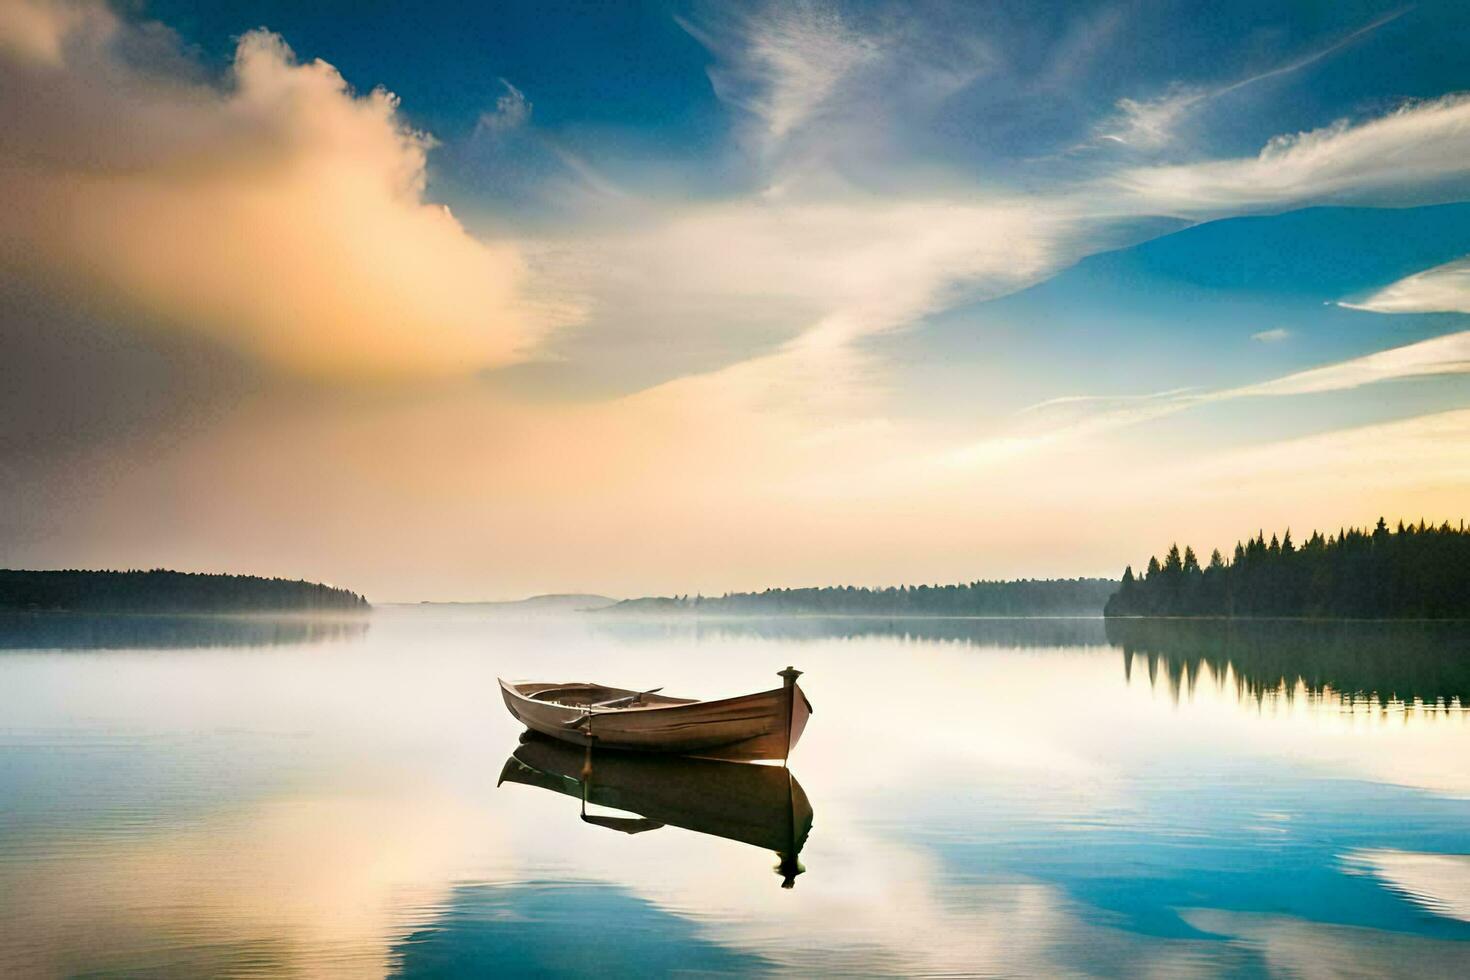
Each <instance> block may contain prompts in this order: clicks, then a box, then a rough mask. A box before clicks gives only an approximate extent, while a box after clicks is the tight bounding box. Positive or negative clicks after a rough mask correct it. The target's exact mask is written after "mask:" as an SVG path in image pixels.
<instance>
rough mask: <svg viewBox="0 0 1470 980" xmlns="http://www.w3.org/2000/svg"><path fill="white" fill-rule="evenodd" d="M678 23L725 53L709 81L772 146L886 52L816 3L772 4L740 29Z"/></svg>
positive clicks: (737, 25) (761, 141) (761, 139)
mask: <svg viewBox="0 0 1470 980" xmlns="http://www.w3.org/2000/svg"><path fill="white" fill-rule="evenodd" d="M679 23H680V24H681V25H682V26H683V27H684V28H685V30H687V31H689V32H690V34H692V35H693V36H694V37H695V38H696V39H698V40H699V41H700V42H701V43H703V44H704V45H705V46H706V47H708V48H710V49H711V50H712V51H716V52H719V53H722V54H723V56H724V57H723V58H722V61H721V63H720V64H718V65H716V66H715V67H714V68H712V69H710V72H709V77H710V82H711V84H712V85H713V86H714V89H715V93H716V94H717V95H718V96H719V97H720V98H721V99H723V100H725V101H727V102H730V103H732V104H734V105H738V106H741V107H742V108H744V109H746V110H747V111H749V112H750V113H751V114H752V116H754V117H755V118H756V119H757V120H759V123H760V128H759V131H758V133H757V139H758V142H759V144H760V145H761V146H762V147H763V148H764V149H765V150H766V151H769V150H771V149H773V148H774V147H776V146H777V145H779V144H780V142H781V141H782V140H784V139H785V138H786V137H788V136H789V135H790V134H791V133H792V132H793V131H794V130H796V129H798V128H799V127H800V126H802V125H803V124H804V123H805V122H806V121H807V120H808V119H810V118H811V117H812V116H813V115H815V114H817V113H818V112H820V111H821V109H822V107H823V105H824V103H825V102H826V101H827V100H828V99H829V98H830V97H831V96H832V95H833V94H834V93H835V92H837V91H838V88H839V85H840V84H841V83H842V82H843V80H844V78H846V77H847V76H848V75H850V74H851V73H853V72H854V71H855V70H857V69H858V68H859V67H861V66H863V65H865V64H870V63H872V62H874V61H876V60H877V59H878V58H879V57H880V56H881V48H880V45H879V44H878V42H877V41H875V40H874V39H872V38H869V37H867V36H865V35H863V34H861V33H859V32H858V31H856V30H854V29H852V28H851V27H849V26H848V24H847V23H846V22H845V21H844V20H843V18H842V16H841V15H840V14H839V13H838V12H837V11H836V9H834V8H832V7H829V6H827V5H825V4H821V3H816V2H799V3H794V4H789V5H782V6H773V7H771V8H768V9H767V10H765V11H763V12H761V13H759V14H752V15H749V16H748V17H746V18H744V19H742V20H740V21H738V22H736V23H735V24H734V25H733V30H730V29H725V30H721V29H718V28H717V29H713V30H711V29H707V28H705V27H702V26H699V25H696V24H695V23H693V22H691V21H688V20H685V19H682V18H681V19H680V20H679Z"/></svg>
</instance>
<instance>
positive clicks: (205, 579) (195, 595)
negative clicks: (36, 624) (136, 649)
mask: <svg viewBox="0 0 1470 980" xmlns="http://www.w3.org/2000/svg"><path fill="white" fill-rule="evenodd" d="M367 607H368V602H367V600H366V599H364V598H363V597H362V596H360V595H358V594H357V593H355V592H349V591H348V590H346V589H338V588H334V587H333V586H330V585H321V584H318V583H316V582H304V581H298V580H292V579H283V578H261V577H259V576H256V575H213V574H204V573H198V572H173V571H168V570H166V569H161V568H156V569H153V570H151V571H126V572H100V571H84V570H80V569H68V570H66V571H54V572H53V571H44V572H37V571H18V570H12V569H0V609H8V610H32V611H66V612H91V613H103V612H106V613H117V612H123V613H134V612H149V613H164V612H166V613H220V612H225V613H228V612H306V611H322V610H362V609H366V608H367Z"/></svg>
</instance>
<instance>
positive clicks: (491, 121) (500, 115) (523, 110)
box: [475, 78, 531, 136]
mask: <svg viewBox="0 0 1470 980" xmlns="http://www.w3.org/2000/svg"><path fill="white" fill-rule="evenodd" d="M500 84H501V85H503V86H505V92H504V93H502V94H501V96H500V97H499V98H498V99H496V100H495V108H494V109H492V110H491V111H489V112H484V113H481V114H480V118H479V119H478V120H477V121H476V122H475V130H476V132H484V133H489V134H491V135H497V136H498V135H500V134H501V133H507V132H510V131H511V130H514V129H519V128H520V127H521V126H524V125H525V124H526V122H527V121H528V120H530V118H531V100H530V99H527V98H526V93H524V92H522V91H521V90H520V89H518V88H516V87H515V86H514V85H512V84H511V83H510V82H508V81H506V80H505V79H503V78H502V79H501V80H500Z"/></svg>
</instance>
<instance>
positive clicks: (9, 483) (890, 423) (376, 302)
mask: <svg viewBox="0 0 1470 980" xmlns="http://www.w3.org/2000/svg"><path fill="white" fill-rule="evenodd" d="M1467 44H1470V7H1466V6H1465V5H1463V4H1458V3H1421V4H1417V5H1395V4H1383V3H1362V2H1335V3H1307V2H1301V3H1292V4H1280V3H1264V2H1263V3H1250V2H1240V3H1232V4H1202V3H1168V2H1163V3H1126V2H1124V3H1099V4H1085V3H1058V4H1045V3H1035V2H1026V3H1019V2H1018V3H1009V2H995V3H985V4H971V3H953V4H944V3H925V4H886V3H876V4H875V3H863V4H830V3H820V2H791V3H779V4H762V3H749V4H744V3H718V4H716V3H709V4H703V3H691V4H685V3H662V2H661V3H650V4H634V3H628V4H612V5H595V4H581V3H530V2H525V3H506V4H493V5H492V4H474V5H471V4H436V3H425V4H418V5H414V6H413V7H401V6H397V5H377V4H350V5H349V4H345V3H334V2H322V3H315V4H296V3H276V2H264V0H259V2H257V0H243V2H237V3H231V4H198V5H196V4H189V3H182V2H174V0H158V2H152V0H127V2H119V3H116V4H112V5H108V4H104V3H99V2H76V3H53V2H49V0H0V205H3V206H0V567H14V568H20V567H35V568H62V567H105V568H151V567H172V568H178V569H183V570H199V571H237V572H249V573H255V574H265V575H282V576H287V577H292V578H296V577H304V578H309V579H314V580H321V581H328V582H332V583H335V584H339V585H344V586H347V587H350V588H353V589H356V590H358V591H361V592H364V593H366V594H367V595H368V596H369V598H371V599H373V600H375V601H392V600H418V599H476V598H497V599H503V598H516V597H519V596H523V595H529V594H534V593H541V592H561V591H579V592H581V591H585V592H600V593H605V594H610V595H614V596H632V595H640V594H648V593H664V594H668V593H696V592H702V593H704V594H718V593H720V592H723V591H726V590H743V589H759V588H764V587H767V586H781V585H784V586H799V585H819V584H839V583H841V584H858V585H886V584H898V583H919V582H950V581H967V580H973V579H977V578H1009V577H1027V576H1038V577H1055V576H1075V575H1117V574H1119V573H1121V571H1122V568H1123V566H1124V565H1125V564H1127V563H1132V564H1134V565H1135V566H1137V565H1141V564H1143V563H1146V561H1147V559H1148V556H1149V555H1150V554H1151V553H1158V552H1161V551H1163V550H1164V549H1165V548H1167V546H1168V544H1169V543H1170V542H1172V541H1179V542H1181V543H1183V542H1189V543H1192V544H1193V545H1194V546H1195V547H1196V548H1197V549H1200V550H1202V551H1204V552H1206V553H1207V552H1208V550H1209V549H1210V548H1212V547H1220V548H1221V549H1222V550H1225V551H1226V552H1227V553H1228V551H1229V548H1230V546H1232V545H1233V544H1234V542H1235V541H1236V540H1238V539H1240V538H1242V537H1244V536H1246V535H1249V534H1253V533H1254V532H1255V531H1256V530H1257V529H1258V528H1263V527H1264V528H1266V529H1267V533H1268V534H1269V533H1270V531H1271V530H1274V529H1284V528H1286V527H1288V526H1289V527H1291V528H1293V529H1294V530H1296V531H1297V532H1298V534H1299V535H1300V534H1301V533H1302V532H1305V531H1307V530H1309V529H1311V528H1317V527H1320V528H1325V529H1336V528H1337V527H1339V526H1342V525H1364V524H1371V523H1372V522H1373V521H1375V520H1376V519H1377V518H1378V516H1380V515H1384V516H1386V517H1388V518H1389V519H1390V520H1391V521H1393V520H1397V519H1400V518H1402V519H1413V520H1418V519H1419V518H1421V517H1422V518H1425V519H1428V520H1430V521H1434V522H1438V521H1442V520H1451V521H1455V522H1458V521H1459V520H1460V519H1462V518H1464V517H1466V516H1470V515H1467V513H1466V512H1467V510H1470V506H1467V503H1470V61H1466V59H1465V58H1464V57H1463V52H1464V51H1465V50H1466V46H1467Z"/></svg>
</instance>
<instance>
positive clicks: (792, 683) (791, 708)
mask: <svg viewBox="0 0 1470 980" xmlns="http://www.w3.org/2000/svg"><path fill="white" fill-rule="evenodd" d="M777 673H778V674H779V675H780V676H781V679H782V681H783V682H784V684H785V688H784V689H785V692H786V751H785V752H783V753H782V754H781V764H782V765H786V763H787V761H788V760H789V759H790V756H791V720H792V718H793V717H794V712H795V710H796V679H797V678H798V677H800V676H801V674H802V672H801V671H799V670H797V669H796V668H795V667H792V666H791V665H790V664H787V665H786V669H785V670H782V671H777Z"/></svg>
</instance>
